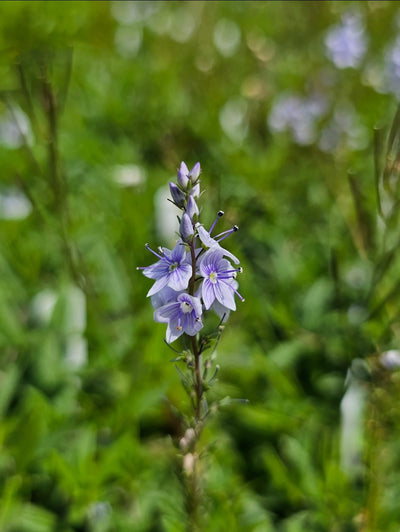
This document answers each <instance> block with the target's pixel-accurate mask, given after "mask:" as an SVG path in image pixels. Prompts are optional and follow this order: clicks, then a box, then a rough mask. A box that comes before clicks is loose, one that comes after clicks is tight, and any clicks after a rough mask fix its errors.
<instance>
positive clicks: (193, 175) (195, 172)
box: [189, 163, 201, 183]
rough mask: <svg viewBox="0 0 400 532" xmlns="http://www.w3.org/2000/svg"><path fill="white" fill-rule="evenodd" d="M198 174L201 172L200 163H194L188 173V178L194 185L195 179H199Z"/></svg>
mask: <svg viewBox="0 0 400 532" xmlns="http://www.w3.org/2000/svg"><path fill="white" fill-rule="evenodd" d="M200 172H201V169H200V163H196V164H195V165H194V166H193V168H192V169H191V170H190V172H189V177H190V179H191V180H192V183H194V182H195V181H196V179H197V178H198V177H199V175H200Z"/></svg>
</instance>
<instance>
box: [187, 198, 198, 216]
mask: <svg viewBox="0 0 400 532" xmlns="http://www.w3.org/2000/svg"><path fill="white" fill-rule="evenodd" d="M186 212H187V213H188V215H189V218H190V219H191V220H193V216H194V215H196V216H198V215H199V208H198V206H197V203H196V200H195V199H194V197H193V196H189V198H188V201H187V205H186Z"/></svg>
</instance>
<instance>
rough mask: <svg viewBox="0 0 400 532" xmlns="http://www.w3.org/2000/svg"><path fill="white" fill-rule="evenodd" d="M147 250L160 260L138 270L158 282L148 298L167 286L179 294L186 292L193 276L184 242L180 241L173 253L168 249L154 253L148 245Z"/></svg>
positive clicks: (149, 292)
mask: <svg viewBox="0 0 400 532" xmlns="http://www.w3.org/2000/svg"><path fill="white" fill-rule="evenodd" d="M146 248H147V249H148V250H149V251H151V252H152V253H153V254H154V255H155V256H156V257H158V258H159V259H160V260H159V261H157V262H156V263H154V264H152V265H151V266H146V267H144V268H142V267H139V268H138V269H139V270H143V274H144V275H145V276H146V277H149V278H150V279H155V280H156V282H155V283H154V284H153V286H152V287H151V288H150V290H149V291H148V293H147V296H148V297H149V296H152V295H154V294H156V293H157V292H159V291H160V290H162V289H163V288H164V287H165V286H169V287H170V288H172V289H173V290H175V291H177V292H179V291H181V290H185V289H186V288H187V287H188V284H189V279H190V278H191V276H192V266H191V264H189V262H188V257H187V253H186V251H185V245H184V244H183V242H182V241H181V240H180V241H179V242H178V243H177V245H176V246H175V247H174V249H173V250H172V251H171V250H169V249H167V248H159V252H160V253H156V252H155V251H153V250H152V249H151V248H150V247H149V245H148V244H146Z"/></svg>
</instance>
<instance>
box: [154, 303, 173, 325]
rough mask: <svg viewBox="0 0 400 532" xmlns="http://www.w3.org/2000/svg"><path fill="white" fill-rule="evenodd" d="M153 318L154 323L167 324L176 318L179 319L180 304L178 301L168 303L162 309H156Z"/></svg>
mask: <svg viewBox="0 0 400 532" xmlns="http://www.w3.org/2000/svg"><path fill="white" fill-rule="evenodd" d="M153 316H154V321H157V322H160V323H167V322H169V321H170V320H172V319H174V318H176V319H178V316H179V303H177V302H176V301H173V302H172V303H167V304H166V305H163V306H162V307H160V308H158V309H156V310H155V311H154V315H153Z"/></svg>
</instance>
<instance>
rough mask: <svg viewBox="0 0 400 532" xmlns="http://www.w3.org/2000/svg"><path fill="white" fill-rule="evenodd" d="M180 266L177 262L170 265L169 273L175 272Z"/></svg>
mask: <svg viewBox="0 0 400 532" xmlns="http://www.w3.org/2000/svg"><path fill="white" fill-rule="evenodd" d="M178 266H179V264H178V263H177V262H174V263H173V264H170V266H169V271H170V272H173V271H175V270H176V269H177V267H178Z"/></svg>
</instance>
